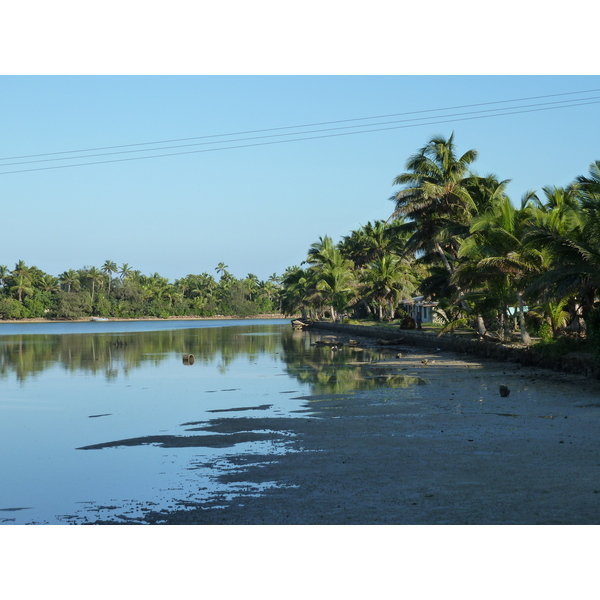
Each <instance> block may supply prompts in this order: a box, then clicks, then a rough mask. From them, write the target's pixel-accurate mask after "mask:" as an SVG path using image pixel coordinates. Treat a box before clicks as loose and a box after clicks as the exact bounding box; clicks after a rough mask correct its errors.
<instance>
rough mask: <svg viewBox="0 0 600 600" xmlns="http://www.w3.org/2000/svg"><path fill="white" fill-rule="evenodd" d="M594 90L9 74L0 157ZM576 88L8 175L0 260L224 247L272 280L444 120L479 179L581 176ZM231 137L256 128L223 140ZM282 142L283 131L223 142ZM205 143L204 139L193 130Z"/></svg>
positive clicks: (181, 263)
mask: <svg viewBox="0 0 600 600" xmlns="http://www.w3.org/2000/svg"><path fill="white" fill-rule="evenodd" d="M594 89H596V90H599V89H600V77H597V76H402V75H400V76H393V75H392V76H376V75H367V76H252V75H249V76H201V75H200V76H18V77H15V76H3V77H1V78H0V120H1V124H2V131H3V135H2V137H1V138H0V157H2V158H6V157H16V156H23V155H33V154H48V153H52V152H62V151H68V150H80V149H88V148H100V147H106V146H120V145H129V144H140V143H145V142H154V141H163V140H176V139H182V138H191V137H200V136H207V135H217V134H225V133H232V132H246V131H255V130H262V129H272V128H281V127H289V126H294V125H304V124H312V123H323V122H330V121H340V120H346V119H360V118H363V117H373V116H379V115H392V114H398V113H410V112H415V111H425V110H433V109H441V108H448V107H458V106H464V105H473V104H485V103H492V102H498V101H503V100H513V99H520V98H531V97H534V96H547V95H555V94H566V93H569V92H580V91H584V90H594ZM580 98H589V99H593V98H596V102H598V98H600V91H596V92H587V93H586V94H575V95H566V96H556V97H549V98H544V99H537V100H528V101H521V102H515V103H505V104H497V105H484V106H477V107H469V108H462V109H455V110H451V111H443V112H431V113H420V114H415V115H404V116H398V117H389V118H385V119H375V120H368V121H352V122H348V123H338V124H332V125H329V126H327V127H329V128H334V127H338V128H339V127H342V126H354V125H360V124H365V123H367V124H371V123H373V126H370V127H365V128H364V129H386V128H390V127H397V126H402V125H404V126H405V125H413V124H414V122H408V123H406V122H405V123H397V122H396V123H390V122H392V121H399V120H401V119H408V118H425V119H427V120H426V121H425V122H417V123H418V125H417V126H411V127H405V128H399V129H387V130H384V131H374V132H370V133H361V134H356V135H346V136H337V137H325V138H321V139H312V140H305V141H296V142H290V143H281V144H271V145H262V146H253V147H246V148H237V149H230V150H221V151H216V152H202V153H193V154H182V155H176V156H168V157H163V158H153V159H145V160H135V161H125V162H112V163H106V164H96V165H89V166H81V167H73V168H71V167H69V168H59V169H50V170H38V171H29V172H21V173H12V174H11V173H8V174H2V175H0V186H1V188H0V189H1V194H2V197H3V198H4V210H3V216H2V220H3V223H4V225H5V226H4V227H3V234H2V242H1V248H0V249H1V253H0V263H1V264H6V265H7V266H8V267H9V268H12V267H13V266H14V264H15V263H16V261H18V260H20V259H23V260H25V262H26V263H27V264H29V265H32V264H35V265H36V266H38V267H39V268H41V269H43V270H44V271H46V272H49V273H52V274H54V275H58V274H59V273H61V272H62V271H64V270H66V269H68V268H79V267H83V266H91V265H95V266H101V265H102V263H103V262H104V261H105V260H106V259H110V260H114V261H115V262H117V263H118V264H119V265H121V264H123V263H125V262H126V263H129V264H130V265H131V266H132V267H133V268H134V269H139V270H140V271H142V272H143V273H146V274H151V273H153V272H155V271H158V272H159V273H160V274H161V275H164V276H165V277H168V278H169V279H171V280H172V281H173V280H175V279H177V278H179V277H183V276H185V275H186V274H188V273H201V272H204V271H206V272H209V273H214V272H215V267H216V265H217V264H218V263H219V262H221V261H222V262H225V263H226V264H227V265H229V269H230V271H231V272H232V273H234V274H235V275H236V276H238V277H243V276H245V275H246V274H247V273H250V272H251V273H255V274H256V275H258V277H259V278H261V279H266V278H267V277H269V275H271V274H272V273H277V274H281V273H283V271H284V270H285V268H286V267H288V266H291V265H295V264H300V263H301V261H302V260H304V258H305V257H306V251H307V249H308V248H309V246H310V244H311V243H312V242H315V241H317V240H318V238H319V236H324V235H329V236H331V237H332V238H333V239H334V240H336V241H337V240H339V239H340V238H341V236H343V235H346V234H348V233H350V231H351V230H352V229H355V228H358V227H359V226H360V225H364V224H365V223H367V222H368V221H373V220H375V219H386V218H388V217H389V215H390V213H391V210H392V207H393V205H392V203H391V202H390V201H389V200H388V198H389V197H390V196H391V195H392V194H393V193H394V189H395V188H394V187H393V186H392V181H393V179H394V177H395V176H396V175H397V174H399V173H400V172H402V171H403V170H404V166H405V163H406V160H407V159H408V157H409V156H410V155H411V154H412V153H413V152H415V151H416V150H417V149H418V148H420V147H421V146H423V145H424V144H425V143H426V142H427V141H428V140H429V139H430V138H431V137H433V136H434V135H437V134H442V135H444V136H448V135H450V134H451V133H452V132H453V131H454V134H455V141H456V144H457V147H458V150H459V152H463V151H466V150H467V149H469V148H476V149H477V150H478V151H479V158H478V160H477V162H476V163H475V165H474V169H475V170H476V171H477V172H478V173H480V174H482V175H485V174H487V173H490V172H491V173H495V174H496V175H497V176H498V177H500V178H502V179H511V180H512V182H511V184H510V186H509V194H510V196H511V198H512V199H513V200H514V201H515V202H518V201H519V199H520V197H521V195H522V194H523V193H524V192H525V191H527V190H529V189H534V190H538V191H540V190H541V188H542V187H543V186H545V185H559V186H562V185H566V184H568V183H569V182H570V181H571V180H572V179H573V178H574V177H575V176H577V175H579V174H586V173H587V171H588V166H589V164H590V163H591V162H592V161H593V160H597V159H599V158H600V149H599V148H598V135H597V132H598V129H597V126H596V125H597V123H598V120H599V115H600V112H599V110H600V105H599V104H588V105H579V106H573V104H576V101H577V100H578V99H580ZM565 101H568V103H569V104H570V107H568V108H561V109H557V110H539V109H540V108H543V107H542V106H540V104H541V103H547V102H565ZM525 105H527V106H530V108H529V110H533V111H532V112H523V113H520V114H511V115H507V116H496V117H491V118H481V119H472V120H462V121H461V120H457V121H455V122H447V123H439V121H444V120H448V119H449V117H448V116H447V115H457V113H462V115H461V116H455V117H454V118H455V119H459V118H463V119H464V118H471V117H475V116H479V115H482V114H491V113H475V111H481V110H490V109H498V108H503V109H514V108H515V107H517V106H525ZM533 105H538V106H533ZM547 106H549V105H545V106H544V107H547ZM498 112H508V110H503V111H498ZM440 116H442V117H441V118H439V117H440ZM436 122H437V123H436ZM380 123H382V124H381V125H380ZM383 123H387V125H383ZM324 128H325V126H321V127H312V128H301V129H292V130H281V131H274V132H264V133H262V134H254V135H268V134H269V133H271V134H279V133H287V132H289V131H292V132H298V133H296V135H295V136H293V137H301V135H300V134H301V133H302V132H304V131H305V130H306V131H314V130H317V129H324ZM356 130H357V129H354V130H336V131H330V132H321V133H313V134H311V135H312V136H317V135H328V134H332V133H342V132H344V131H356ZM240 137H242V138H243V137H253V136H252V135H246V136H233V137H231V138H225V139H240ZM305 137H310V136H308V135H307V136H305ZM277 139H283V138H265V139H262V140H261V139H255V140H249V141H246V142H236V143H231V144H229V145H240V144H252V143H260V142H265V141H274V140H277ZM202 141H212V140H191V141H188V142H187V143H188V144H189V143H194V142H196V143H198V142H202ZM184 143H185V142H180V143H179V144H184ZM176 145H178V144H176V143H171V144H158V145H156V146H157V147H165V146H176ZM222 145H223V144H221V146H222ZM143 147H144V148H148V147H151V148H152V147H154V146H152V145H151V146H143ZM211 147H214V146H191V147H184V148H177V149H175V148H174V149H171V150H162V151H156V152H153V153H152V152H149V153H143V154H146V155H148V154H150V155H152V154H166V153H175V152H186V151H188V152H189V151H194V150H198V149H207V148H211ZM139 148H140V147H135V148H134V149H139ZM131 149H132V148H124V149H119V150H131ZM112 151H113V152H115V151H116V150H112ZM103 152H110V150H104V151H103ZM99 153H100V151H96V152H85V153H80V154H81V155H82V156H83V155H90V154H99ZM77 155H78V154H77V153H76V154H70V155H68V156H77ZM140 155H141V154H140V153H137V154H124V155H123V154H120V155H110V156H99V157H94V158H81V159H78V160H76V161H73V160H69V161H55V162H42V163H31V164H21V165H14V164H13V166H4V165H8V164H9V163H16V162H20V161H21V162H22V161H25V160H34V159H31V158H30V159H15V160H3V161H0V164H2V165H3V166H2V168H0V173H6V172H7V171H14V170H21V169H33V168H41V167H48V166H56V165H63V164H71V163H73V162H77V163H85V162H96V161H104V160H115V159H120V158H129V157H135V156H140ZM47 158H54V157H52V156H41V157H38V160H40V159H47Z"/></svg>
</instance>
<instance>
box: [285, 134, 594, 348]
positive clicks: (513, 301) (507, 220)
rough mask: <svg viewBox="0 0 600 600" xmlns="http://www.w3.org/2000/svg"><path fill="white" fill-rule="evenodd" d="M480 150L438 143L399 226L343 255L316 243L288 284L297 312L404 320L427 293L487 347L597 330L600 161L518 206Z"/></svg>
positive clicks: (356, 241) (410, 188)
mask: <svg viewBox="0 0 600 600" xmlns="http://www.w3.org/2000/svg"><path fill="white" fill-rule="evenodd" d="M476 158H477V151H476V150H468V151H467V152H464V153H463V154H459V153H457V150H456V146H455V143H454V134H452V135H451V136H450V137H449V138H444V137H441V136H438V137H435V138H433V139H431V140H430V141H429V142H428V143H427V144H426V145H425V146H423V147H422V148H421V149H419V150H418V151H417V152H416V153H415V154H414V155H413V156H411V157H410V158H409V159H408V161H407V163H406V169H405V171H404V172H403V173H401V174H400V175H398V176H397V177H396V178H395V179H394V185H398V186H401V187H400V190H399V191H397V192H396V193H395V194H394V195H393V196H392V197H391V198H390V200H392V201H393V202H394V210H393V212H392V214H391V217H390V220H389V221H388V222H375V224H374V225H371V224H370V223H369V224H368V225H367V226H365V227H362V228H360V229H358V230H357V231H354V232H352V233H351V235H349V236H346V237H344V238H343V239H342V240H341V241H340V242H339V243H338V244H333V242H332V240H331V239H330V238H328V237H325V238H321V239H320V240H319V242H317V243H316V244H313V245H312V246H311V248H310V250H309V252H308V258H307V260H306V261H305V263H304V264H306V265H307V266H306V267H304V266H302V267H292V268H290V269H288V270H287V271H286V273H285V275H284V277H283V288H284V289H283V293H282V303H283V307H284V309H285V310H286V311H287V312H290V313H291V312H295V311H302V312H303V313H304V314H305V315H306V316H313V317H319V316H323V315H324V314H327V313H328V316H331V317H332V318H334V319H335V318H336V317H339V314H340V313H344V312H347V311H352V312H353V313H355V314H361V313H362V314H363V315H366V314H369V313H370V314H371V315H373V316H376V317H377V318H379V319H382V318H390V317H393V316H394V313H395V307H396V306H397V302H398V299H400V298H401V297H407V296H408V295H409V294H411V293H414V292H418V293H419V294H422V295H425V296H427V297H429V298H431V299H434V300H437V301H438V303H439V304H438V313H439V316H440V318H441V319H443V320H445V321H446V322H447V323H448V324H449V325H450V326H457V325H469V326H472V327H473V328H474V329H476V330H477V331H478V333H479V334H480V335H481V336H484V335H486V334H487V333H488V329H494V330H496V331H497V332H498V334H499V335H500V336H501V337H502V338H504V339H505V338H507V337H509V336H510V335H511V334H512V331H513V329H514V328H515V325H516V328H517V329H518V330H519V331H520V335H521V339H522V340H523V342H525V343H529V341H530V337H529V334H530V332H532V331H534V332H535V333H540V332H547V333H548V334H549V335H552V334H555V335H556V334H557V333H558V332H559V330H561V329H562V328H565V327H566V326H568V327H570V328H571V329H574V330H577V331H581V330H584V329H585V328H586V326H587V328H588V330H590V329H594V328H598V325H596V324H597V323H598V321H600V317H598V316H597V314H598V311H599V310H600V309H599V308H598V303H599V298H600V161H596V162H594V163H592V164H591V165H590V167H589V175H587V176H578V177H576V179H575V180H574V181H573V182H572V183H571V184H570V185H568V186H567V187H565V188H562V187H545V188H543V189H542V193H541V194H537V193H535V192H533V191H527V192H526V193H525V194H523V196H522V198H521V199H520V203H518V205H516V206H515V204H514V203H513V202H512V201H511V199H510V198H509V197H508V196H507V194H506V186H507V184H508V180H500V179H498V178H497V177H496V176H495V175H487V176H485V177H481V176H479V175H477V174H475V173H474V172H473V171H472V170H471V167H472V165H473V163H474V162H475V160H476Z"/></svg>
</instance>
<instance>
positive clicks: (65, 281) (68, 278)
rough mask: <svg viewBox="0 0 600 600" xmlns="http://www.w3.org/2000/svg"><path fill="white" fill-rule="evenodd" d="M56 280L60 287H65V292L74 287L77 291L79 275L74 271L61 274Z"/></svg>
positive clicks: (70, 270)
mask: <svg viewBox="0 0 600 600" xmlns="http://www.w3.org/2000/svg"><path fill="white" fill-rule="evenodd" d="M58 280H59V281H60V283H61V284H62V285H66V286H67V292H70V291H71V287H74V288H75V289H79V287H80V281H79V273H77V271H75V270H74V269H69V270H68V271H65V272H64V273H61V274H60V275H59V276H58Z"/></svg>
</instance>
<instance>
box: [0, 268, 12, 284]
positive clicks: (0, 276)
mask: <svg viewBox="0 0 600 600" xmlns="http://www.w3.org/2000/svg"><path fill="white" fill-rule="evenodd" d="M9 274H10V270H9V268H8V267H7V266H6V265H0V283H1V284H2V287H4V286H5V284H6V278H7V277H8V275H9Z"/></svg>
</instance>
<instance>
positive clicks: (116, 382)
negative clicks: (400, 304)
mask: <svg viewBox="0 0 600 600" xmlns="http://www.w3.org/2000/svg"><path fill="white" fill-rule="evenodd" d="M102 325H103V324H102ZM159 326H162V327H165V328H164V329H156V330H142V331H141V330H139V328H140V327H141V326H140V325H139V324H134V323H123V324H120V325H115V324H107V326H106V327H100V326H94V327H93V328H90V327H86V326H84V325H83V324H82V325H81V326H77V325H74V326H73V327H66V326H63V327H62V329H61V331H60V332H55V331H51V329H52V328H49V327H40V328H39V331H40V332H41V333H39V334H35V333H33V332H35V331H36V330H37V329H36V328H35V327H32V326H28V327H27V328H24V329H18V328H16V332H15V328H12V329H2V328H0V334H1V333H2V332H3V331H10V334H9V335H0V390H1V392H2V393H1V395H0V480H2V482H3V486H2V487H1V488H0V523H17V524H20V523H57V522H58V523H61V522H63V523H64V522H89V521H94V520H95V519H97V518H117V517H118V518H122V519H136V518H138V516H139V515H140V514H143V512H142V511H147V510H148V507H149V506H155V507H156V508H169V507H172V506H173V505H181V503H186V502H191V503H197V502H207V501H209V500H210V498H214V494H215V493H217V492H218V493H223V494H229V493H230V492H231V493H234V492H233V491H231V490H230V491H228V489H227V488H226V487H223V486H224V484H222V483H219V482H218V481H217V479H216V476H217V475H218V470H219V468H221V467H220V465H222V468H226V465H227V457H228V456H231V455H232V454H235V455H239V454H244V453H247V454H251V455H252V454H255V453H257V452H259V453H264V454H277V453H282V452H287V451H288V446H289V440H288V439H287V438H286V432H285V431H283V432H282V431H279V432H278V433H277V432H268V431H262V430H261V429H260V427H257V425H252V422H254V423H255V424H256V423H258V422H259V421H258V420H260V419H261V418H266V419H270V418H277V419H281V418H284V417H289V416H295V417H298V415H299V414H302V410H305V402H306V401H305V398H306V397H307V396H310V395H312V394H315V395H317V394H331V395H334V394H347V393H348V392H352V391H355V390H371V389H373V390H374V389H376V388H379V387H382V386H383V387H385V388H402V387H409V386H412V385H415V384H416V383H419V381H418V380H417V379H415V378H410V377H403V376H399V375H397V374H394V373H392V372H391V371H389V370H388V369H386V368H385V367H383V366H381V365H377V364H376V363H375V362H374V361H376V360H378V359H379V358H381V356H380V354H379V351H378V350H377V349H376V348H372V349H363V350H361V349H356V348H349V347H347V346H345V347H343V348H339V349H336V350H331V348H329V347H318V346H315V345H314V342H315V339H316V338H315V337H314V336H312V335H311V334H308V333H306V332H294V331H293V330H292V329H291V327H290V325H289V322H288V321H280V322H272V323H248V322H243V321H238V322H228V323H226V326H215V325H214V324H207V323H203V322H198V323H188V324H187V325H186V324H182V323H176V324H172V323H164V324H159V325H153V326H152V327H154V328H157V327H159ZM152 327H150V328H152ZM21 331H22V333H21ZM186 354H192V355H193V356H194V363H193V364H187V365H186V364H184V362H183V360H182V359H183V356H184V355H186ZM188 362H189V361H188ZM230 418H233V419H235V420H236V423H237V424H238V426H239V423H240V422H241V420H243V419H246V421H244V422H245V423H247V424H248V427H247V428H245V429H244V431H249V432H251V434H247V433H244V434H243V435H240V434H239V432H238V434H237V437H236V434H235V432H234V431H229V430H228V429H227V427H226V424H227V422H228V421H227V420H228V419H230ZM224 419H225V420H224ZM279 422H281V421H279ZM190 425H194V427H193V428H190ZM252 432H253V433H252ZM275 434H277V435H275ZM126 506H127V510H125V508H124V507H126ZM60 515H62V516H60ZM119 515H120V516H119ZM136 515H137V516H136Z"/></svg>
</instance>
